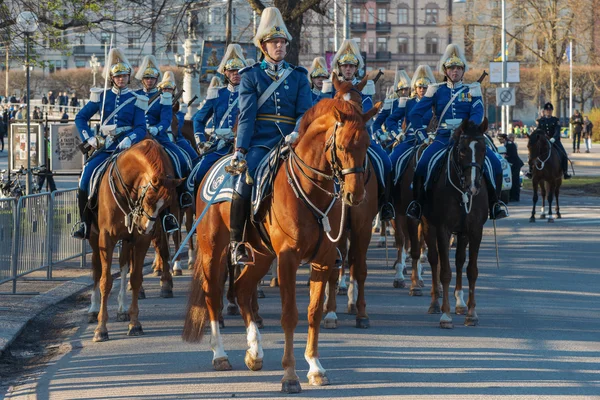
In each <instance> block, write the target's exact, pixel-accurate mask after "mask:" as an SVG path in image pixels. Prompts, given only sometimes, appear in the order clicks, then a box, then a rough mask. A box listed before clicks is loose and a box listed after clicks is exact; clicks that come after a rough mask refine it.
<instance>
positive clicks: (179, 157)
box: [137, 88, 192, 178]
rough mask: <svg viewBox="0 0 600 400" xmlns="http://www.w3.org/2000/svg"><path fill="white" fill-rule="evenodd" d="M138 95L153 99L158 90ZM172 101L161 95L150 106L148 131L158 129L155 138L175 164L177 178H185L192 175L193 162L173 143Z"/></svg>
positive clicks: (139, 92)
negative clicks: (153, 128)
mask: <svg viewBox="0 0 600 400" xmlns="http://www.w3.org/2000/svg"><path fill="white" fill-rule="evenodd" d="M137 93H138V94H140V95H144V96H147V97H148V98H151V97H152V96H154V95H155V94H156V93H157V89H156V88H154V89H151V90H150V91H145V90H144V89H140V90H138V91H137ZM172 100H173V99H172V98H171V97H166V96H163V95H162V94H161V95H160V96H158V97H157V98H156V99H154V100H153V101H152V102H151V103H149V104H148V110H147V111H146V127H147V129H148V130H150V128H151V127H155V128H156V129H157V131H158V132H157V133H156V134H155V136H154V138H155V139H156V140H157V141H158V143H160V144H161V145H162V146H163V147H164V148H165V149H166V150H167V154H168V155H169V158H170V159H171V161H172V162H173V166H174V167H175V171H176V173H177V176H178V177H179V178H184V177H186V176H188V174H189V173H190V170H191V168H192V166H191V163H192V160H191V159H190V158H189V156H188V155H187V153H186V152H185V151H183V150H182V149H181V148H180V147H179V146H177V144H175V142H174V141H173V135H172V133H171V122H172V121H173V101H172Z"/></svg>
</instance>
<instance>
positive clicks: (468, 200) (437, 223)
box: [411, 119, 488, 328]
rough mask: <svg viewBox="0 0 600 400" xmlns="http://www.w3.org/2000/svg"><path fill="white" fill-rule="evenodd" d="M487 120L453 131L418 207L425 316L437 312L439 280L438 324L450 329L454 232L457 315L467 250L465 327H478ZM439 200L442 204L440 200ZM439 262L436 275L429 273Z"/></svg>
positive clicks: (460, 308)
mask: <svg viewBox="0 0 600 400" xmlns="http://www.w3.org/2000/svg"><path fill="white" fill-rule="evenodd" d="M486 130H487V119H484V121H483V122H482V123H481V125H477V124H475V123H474V122H473V121H469V120H464V121H463V123H462V124H461V125H460V126H459V127H458V128H457V129H456V130H455V131H454V133H453V136H452V140H453V145H452V147H451V148H450V152H449V154H448V155H447V156H446V157H445V158H443V160H442V166H441V168H440V175H439V178H438V179H437V181H435V182H433V184H432V188H431V190H430V191H427V199H426V201H425V204H424V207H423V220H422V224H423V232H424V234H425V241H426V243H427V247H428V249H429V252H428V258H429V264H430V265H431V271H432V274H431V276H432V285H431V306H430V308H429V313H439V312H440V306H439V302H438V297H439V293H437V292H438V291H439V288H438V279H439V280H440V281H441V283H442V291H443V302H442V309H441V312H442V317H441V318H440V326H441V327H442V328H453V327H454V325H453V324H452V317H451V316H450V304H449V302H448V286H449V285H450V280H451V279H452V270H451V269H450V261H449V251H450V236H451V235H452V233H456V234H457V238H458V240H457V245H456V288H455V291H454V295H455V298H456V300H457V305H456V312H457V314H461V313H463V312H464V308H463V307H464V306H463V304H464V301H463V300H462V268H463V265H464V263H465V259H466V248H467V245H468V246H469V264H468V266H467V277H468V279H469V299H468V302H467V308H468V309H467V316H466V318H465V325H468V326H469V325H470V326H474V325H477V324H478V321H479V320H478V317H477V313H476V312H475V283H476V281H477V275H478V270H477V257H478V254H479V246H480V245H481V237H482V235H483V225H484V224H485V222H486V221H487V218H488V193H487V188H486V185H485V184H484V185H482V179H484V178H483V165H484V161H485V151H486V147H485V146H486V144H485V137H484V133H485V132H486ZM440 199H442V200H440ZM419 252H420V250H419V248H418V246H411V257H412V259H413V273H414V269H415V267H416V266H415V262H416V260H418V258H419ZM438 256H439V261H440V268H439V274H437V273H435V272H434V271H436V270H437V267H438Z"/></svg>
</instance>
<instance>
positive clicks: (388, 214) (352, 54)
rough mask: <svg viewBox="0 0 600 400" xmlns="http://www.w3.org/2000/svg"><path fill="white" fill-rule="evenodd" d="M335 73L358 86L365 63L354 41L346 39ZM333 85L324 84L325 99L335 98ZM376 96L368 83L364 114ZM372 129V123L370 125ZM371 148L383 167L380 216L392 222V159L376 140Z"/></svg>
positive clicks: (338, 52)
mask: <svg viewBox="0 0 600 400" xmlns="http://www.w3.org/2000/svg"><path fill="white" fill-rule="evenodd" d="M331 65H333V69H334V71H335V72H336V73H337V75H338V77H339V79H340V80H344V81H346V82H352V84H354V85H356V84H357V83H358V82H359V79H358V77H357V75H358V73H359V71H362V70H363V68H364V65H365V63H364V61H363V59H362V56H361V55H360V50H359V49H358V46H357V45H356V42H355V41H354V40H350V39H346V40H344V42H343V43H342V45H341V46H340V48H339V50H338V51H337V53H336V54H335V56H334V57H333V60H332V62H331ZM332 86H333V85H332V84H331V81H329V80H328V81H325V82H324V83H323V97H333V96H334V95H335V93H333V91H334V90H333V87H332ZM374 94H375V83H374V82H373V81H371V80H369V81H367V84H366V85H365V87H364V89H363V91H362V93H361V96H362V108H363V109H362V112H363V113H365V112H367V111H369V110H370V109H371V108H372V107H373V95H374ZM368 125H369V128H370V125H371V124H370V123H369V124H368ZM369 148H370V149H371V150H372V151H374V152H375V153H377V155H378V156H379V158H380V159H381V162H382V166H383V171H382V172H383V182H382V181H381V179H377V182H378V183H379V193H380V194H383V195H382V196H380V198H379V216H380V217H381V220H382V221H390V220H392V219H394V216H395V213H394V207H393V206H392V204H391V203H390V192H391V186H392V185H391V171H392V164H391V162H390V157H389V156H388V154H387V153H386V151H385V150H383V148H382V147H381V145H380V144H379V143H378V142H377V141H376V140H375V139H373V138H372V139H371V144H370V146H369Z"/></svg>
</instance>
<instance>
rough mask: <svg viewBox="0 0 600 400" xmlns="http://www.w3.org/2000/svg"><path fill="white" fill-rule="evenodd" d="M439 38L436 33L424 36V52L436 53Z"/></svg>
mask: <svg viewBox="0 0 600 400" xmlns="http://www.w3.org/2000/svg"><path fill="white" fill-rule="evenodd" d="M438 46H439V39H438V37H437V36H436V35H427V36H426V37H425V54H438Z"/></svg>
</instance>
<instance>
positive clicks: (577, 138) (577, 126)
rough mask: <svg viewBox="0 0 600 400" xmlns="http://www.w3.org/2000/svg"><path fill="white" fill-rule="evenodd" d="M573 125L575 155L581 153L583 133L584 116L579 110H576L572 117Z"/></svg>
mask: <svg viewBox="0 0 600 400" xmlns="http://www.w3.org/2000/svg"><path fill="white" fill-rule="evenodd" d="M571 125H573V153H579V152H580V151H579V143H580V142H581V132H583V116H582V115H581V114H580V113H579V110H575V113H574V114H573V116H571Z"/></svg>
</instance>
